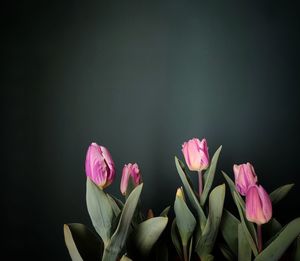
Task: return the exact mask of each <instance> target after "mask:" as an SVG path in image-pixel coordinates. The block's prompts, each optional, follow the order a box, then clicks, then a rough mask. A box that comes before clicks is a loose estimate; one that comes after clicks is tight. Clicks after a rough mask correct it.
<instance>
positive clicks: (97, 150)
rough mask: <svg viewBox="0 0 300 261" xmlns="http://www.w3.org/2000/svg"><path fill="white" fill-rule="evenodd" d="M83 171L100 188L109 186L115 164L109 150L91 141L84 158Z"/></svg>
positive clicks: (113, 176)
mask: <svg viewBox="0 0 300 261" xmlns="http://www.w3.org/2000/svg"><path fill="white" fill-rule="evenodd" d="M85 172H86V175H87V177H89V178H90V179H91V180H92V181H93V182H94V183H95V184H96V185H98V186H99V187H100V188H101V189H104V188H106V187H107V186H109V185H110V184H111V183H112V182H113V180H114V178H115V164H114V162H113V160H112V157H111V155H110V153H109V151H108V150H107V149H106V148H105V147H103V146H99V145H98V144H97V143H92V144H91V145H90V146H89V148H88V151H87V154H86V160H85Z"/></svg>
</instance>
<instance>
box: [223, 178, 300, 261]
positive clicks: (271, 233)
mask: <svg viewBox="0 0 300 261" xmlns="http://www.w3.org/2000/svg"><path fill="white" fill-rule="evenodd" d="M223 176H224V178H225V180H226V181H227V183H228V186H229V189H230V192H231V195H232V198H233V201H234V203H235V205H236V207H237V210H238V213H239V218H240V219H238V218H236V217H235V216H234V215H233V214H232V213H230V212H229V211H228V210H225V211H224V214H223V218H222V222H221V226H220V230H221V233H222V236H223V239H224V241H225V242H224V243H220V244H219V247H220V250H221V252H222V253H223V255H224V257H225V258H226V260H242V261H248V260H249V261H250V260H255V261H263V260H279V259H280V258H281V257H282V256H283V255H284V254H285V252H286V250H287V249H288V248H289V247H290V246H291V244H292V243H293V242H295V243H294V249H293V251H292V252H293V253H292V254H291V255H290V256H289V259H288V260H295V261H296V260H300V246H299V241H300V239H299V234H300V218H296V219H294V220H293V221H291V222H290V223H288V224H287V225H285V226H282V225H281V224H280V223H279V222H278V220H277V219H275V218H274V217H273V218H272V219H271V220H270V221H269V222H268V223H267V224H265V225H263V230H264V232H265V233H264V236H265V238H264V242H265V244H264V245H263V249H262V251H261V252H260V253H259V252H258V248H257V241H258V235H257V232H256V229H255V227H254V224H253V223H251V222H249V221H248V220H247V219H246V215H245V202H244V200H243V198H242V197H241V196H240V194H239V193H238V192H237V190H236V187H235V184H234V182H233V181H232V180H231V179H230V178H229V176H228V175H226V173H224V172H223ZM292 187H293V184H288V185H284V186H281V187H279V188H278V189H276V190H275V191H273V192H272V193H271V194H270V198H271V201H272V205H273V207H274V206H275V204H276V203H278V202H279V201H280V200H282V199H283V198H284V197H285V196H286V195H287V193H288V192H289V191H290V189H291V188H292ZM297 237H298V238H297Z"/></svg>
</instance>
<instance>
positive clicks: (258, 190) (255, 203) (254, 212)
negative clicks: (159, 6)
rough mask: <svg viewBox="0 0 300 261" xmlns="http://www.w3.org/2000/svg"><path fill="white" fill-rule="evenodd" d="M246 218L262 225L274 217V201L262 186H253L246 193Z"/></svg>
mask: <svg viewBox="0 0 300 261" xmlns="http://www.w3.org/2000/svg"><path fill="white" fill-rule="evenodd" d="M246 218H247V219H248V220H249V221H250V222H254V223H256V224H257V225H262V224H265V223H267V222H269V220H270V219H271V218H272V203H271V199H270V197H269V195H268V193H267V192H266V191H265V190H264V188H263V187H262V186H260V185H259V186H257V185H254V186H251V187H250V188H249V189H248V191H247V194H246Z"/></svg>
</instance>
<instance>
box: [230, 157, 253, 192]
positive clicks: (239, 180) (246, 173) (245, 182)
mask: <svg viewBox="0 0 300 261" xmlns="http://www.w3.org/2000/svg"><path fill="white" fill-rule="evenodd" d="M233 172H234V177H235V186H236V189H237V191H238V192H239V193H240V194H241V195H243V196H245V195H246V193H247V191H248V188H249V187H251V186H253V185H255V184H256V182H257V176H256V174H255V171H254V168H253V166H252V165H251V164H250V163H249V162H248V163H247V164H240V165H236V164H235V165H233Z"/></svg>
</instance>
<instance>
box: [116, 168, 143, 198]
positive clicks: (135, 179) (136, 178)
mask: <svg viewBox="0 0 300 261" xmlns="http://www.w3.org/2000/svg"><path fill="white" fill-rule="evenodd" d="M129 178H131V181H132V183H133V185H134V187H136V186H137V185H139V184H140V183H141V182H142V179H141V174H140V170H139V166H138V165H137V164H136V163H134V164H131V163H129V164H127V165H125V166H124V168H123V171H122V179H121V185H120V190H121V193H122V194H123V195H125V194H126V191H127V187H128V182H129Z"/></svg>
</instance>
